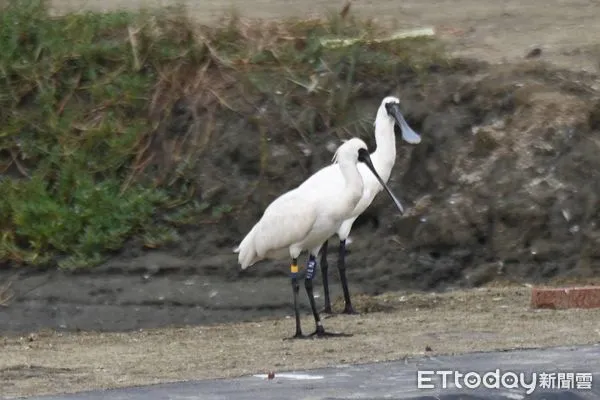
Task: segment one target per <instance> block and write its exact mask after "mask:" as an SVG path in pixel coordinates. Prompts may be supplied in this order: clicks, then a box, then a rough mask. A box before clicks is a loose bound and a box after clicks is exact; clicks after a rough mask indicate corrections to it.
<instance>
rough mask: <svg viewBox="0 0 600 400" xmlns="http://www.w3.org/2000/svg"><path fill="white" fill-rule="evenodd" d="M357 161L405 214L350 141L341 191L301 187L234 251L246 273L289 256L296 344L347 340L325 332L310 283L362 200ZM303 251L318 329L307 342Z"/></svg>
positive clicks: (359, 144)
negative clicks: (325, 249)
mask: <svg viewBox="0 0 600 400" xmlns="http://www.w3.org/2000/svg"><path fill="white" fill-rule="evenodd" d="M359 161H362V162H364V164H365V165H366V167H367V168H368V169H370V170H371V173H372V174H373V175H374V177H375V178H376V179H378V180H379V181H380V182H381V184H382V185H383V186H384V187H385V189H386V191H387V193H388V194H389V195H390V197H391V198H392V200H393V201H394V203H395V204H396V206H397V207H398V209H399V210H402V209H403V208H402V205H401V204H400V202H399V201H398V199H397V198H396V196H394V194H393V193H392V192H391V191H390V190H389V188H388V187H387V185H386V184H385V182H384V181H383V180H382V179H381V178H380V176H379V175H378V173H377V170H376V169H375V167H374V166H373V163H372V161H371V158H370V156H369V151H368V148H367V145H366V144H365V142H363V141H362V140H361V139H358V138H352V139H350V140H348V141H346V142H345V143H343V144H342V145H341V146H340V147H339V148H338V149H337V151H336V153H335V155H334V156H333V162H334V165H333V166H332V168H333V169H334V170H338V171H339V173H340V176H341V177H342V179H343V182H344V184H343V185H332V186H331V187H327V186H316V187H313V186H311V185H306V184H303V185H302V186H301V187H297V188H295V189H293V190H291V191H289V192H286V193H284V194H282V195H281V196H279V197H278V198H276V199H275V200H274V201H273V202H272V203H271V204H270V205H269V206H268V207H267V208H266V210H265V212H264V213H263V215H262V217H261V219H260V220H259V221H258V222H257V223H256V225H254V227H253V228H252V229H251V230H250V232H249V233H248V234H247V235H246V237H245V238H244V239H243V240H242V242H241V243H240V245H239V246H238V247H237V248H236V249H235V250H234V252H236V253H238V262H239V263H240V265H241V268H242V269H246V268H248V267H249V266H251V265H253V264H254V263H256V262H258V261H260V260H263V259H280V258H283V257H287V256H289V257H290V258H291V259H292V263H291V266H290V273H291V280H292V289H293V296H294V313H295V315H296V334H295V335H294V336H293V338H304V337H310V336H313V335H316V336H317V337H323V336H347V335H345V334H343V333H331V332H326V331H325V329H324V328H323V325H322V324H321V320H320V318H319V313H318V312H317V308H316V305H315V299H314V295H313V283H312V280H313V278H314V276H315V269H316V264H317V262H316V256H317V255H318V254H319V250H320V248H321V246H322V245H323V242H325V241H326V240H327V239H328V238H330V237H331V236H333V235H334V234H335V232H336V230H337V229H338V228H339V226H340V224H341V223H342V222H343V221H344V219H346V218H347V216H348V215H349V214H350V213H351V212H352V210H354V209H355V208H356V205H357V204H358V202H359V201H360V199H361V197H362V195H363V181H362V178H361V174H360V173H359V172H358V168H357V163H359ZM361 164H362V163H361ZM304 250H308V251H309V261H308V264H307V267H306V274H305V277H304V286H305V289H306V294H307V295H308V299H309V301H310V306H311V309H312V312H313V316H314V318H315V324H316V330H315V332H314V333H313V334H312V335H309V336H304V335H303V334H302V330H301V328H300V315H299V310H298V292H299V290H300V287H299V284H298V256H299V255H300V253H301V252H302V251H304Z"/></svg>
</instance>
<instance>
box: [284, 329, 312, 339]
mask: <svg viewBox="0 0 600 400" xmlns="http://www.w3.org/2000/svg"><path fill="white" fill-rule="evenodd" d="M296 339H312V335H303V334H302V332H301V331H296V334H295V335H294V336H292V337H287V338H284V339H283V340H296Z"/></svg>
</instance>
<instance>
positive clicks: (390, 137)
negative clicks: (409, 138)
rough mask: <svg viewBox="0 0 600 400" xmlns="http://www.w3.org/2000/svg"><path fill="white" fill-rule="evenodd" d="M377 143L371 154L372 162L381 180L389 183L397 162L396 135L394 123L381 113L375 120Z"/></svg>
mask: <svg viewBox="0 0 600 400" xmlns="http://www.w3.org/2000/svg"><path fill="white" fill-rule="evenodd" d="M375 143H376V146H377V148H376V149H375V151H374V152H373V153H372V154H371V160H372V161H373V166H374V167H375V170H376V171H377V172H378V173H379V175H380V176H381V179H383V181H384V182H387V180H388V179H389V178H390V175H391V173H392V168H393V167H394V162H395V161H396V135H395V133H394V121H393V120H392V119H391V118H389V117H388V116H387V115H385V114H383V113H381V112H379V113H378V115H377V118H376V119H375Z"/></svg>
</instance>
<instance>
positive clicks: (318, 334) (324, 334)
mask: <svg viewBox="0 0 600 400" xmlns="http://www.w3.org/2000/svg"><path fill="white" fill-rule="evenodd" d="M310 336H311V337H316V338H327V337H351V336H354V335H352V334H351V333H342V332H328V331H326V330H325V328H323V326H321V325H318V326H317V329H316V330H315V331H314V332H313V333H311V334H310Z"/></svg>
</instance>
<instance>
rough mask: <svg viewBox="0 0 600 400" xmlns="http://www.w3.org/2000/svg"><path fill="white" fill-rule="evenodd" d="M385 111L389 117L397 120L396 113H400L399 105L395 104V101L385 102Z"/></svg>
mask: <svg viewBox="0 0 600 400" xmlns="http://www.w3.org/2000/svg"><path fill="white" fill-rule="evenodd" d="M385 110H386V111H387V113H388V115H389V116H390V117H392V118H394V119H396V120H397V118H396V113H399V112H400V103H397V102H395V101H390V102H387V103H385Z"/></svg>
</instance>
